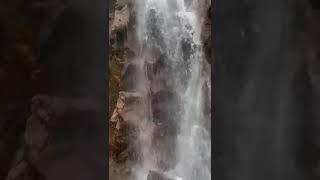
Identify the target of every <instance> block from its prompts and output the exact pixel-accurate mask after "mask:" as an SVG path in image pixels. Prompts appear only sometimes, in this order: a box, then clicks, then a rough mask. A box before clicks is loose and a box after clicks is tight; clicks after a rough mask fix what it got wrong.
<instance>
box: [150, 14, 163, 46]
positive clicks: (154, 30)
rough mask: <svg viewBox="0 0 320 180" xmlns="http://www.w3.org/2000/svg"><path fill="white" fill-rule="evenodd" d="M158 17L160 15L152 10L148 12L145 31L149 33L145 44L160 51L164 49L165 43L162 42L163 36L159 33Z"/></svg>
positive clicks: (159, 23) (159, 21) (160, 24)
mask: <svg viewBox="0 0 320 180" xmlns="http://www.w3.org/2000/svg"><path fill="white" fill-rule="evenodd" d="M158 16H160V15H158V14H157V12H156V10H154V9H151V10H150V11H149V12H148V20H147V27H148V28H147V29H148V30H149V31H148V32H147V42H146V44H152V45H154V46H156V47H159V48H160V49H164V48H165V43H164V42H163V34H162V32H161V26H162V22H161V19H159V17H158Z"/></svg>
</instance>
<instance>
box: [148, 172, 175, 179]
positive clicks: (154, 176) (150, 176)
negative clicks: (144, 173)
mask: <svg viewBox="0 0 320 180" xmlns="http://www.w3.org/2000/svg"><path fill="white" fill-rule="evenodd" d="M147 180H173V179H170V178H167V177H165V176H164V175H163V174H161V173H158V172H155V171H149V174H148V177H147Z"/></svg>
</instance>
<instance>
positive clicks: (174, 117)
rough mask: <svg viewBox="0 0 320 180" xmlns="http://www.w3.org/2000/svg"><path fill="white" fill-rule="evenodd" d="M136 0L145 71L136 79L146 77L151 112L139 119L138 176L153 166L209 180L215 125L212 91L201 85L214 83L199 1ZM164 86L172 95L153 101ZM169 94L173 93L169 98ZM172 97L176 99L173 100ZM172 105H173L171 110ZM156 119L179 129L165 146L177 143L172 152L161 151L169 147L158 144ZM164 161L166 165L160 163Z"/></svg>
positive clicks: (140, 179) (142, 179) (182, 177)
mask: <svg viewBox="0 0 320 180" xmlns="http://www.w3.org/2000/svg"><path fill="white" fill-rule="evenodd" d="M185 1H186V2H185ZM136 5H137V7H138V12H139V14H138V16H137V17H138V18H137V23H138V27H137V37H138V42H139V43H140V46H141V52H140V53H141V54H140V59H139V64H141V67H142V69H143V75H142V76H143V77H142V76H141V77H140V78H139V79H137V80H138V81H144V82H143V83H142V84H143V86H144V88H143V89H144V90H145V93H144V94H145V103H146V104H147V105H148V107H149V108H150V110H149V111H148V112H150V113H149V114H147V115H146V117H147V118H146V119H144V120H143V121H142V123H141V125H140V126H141V128H140V136H139V140H140V142H141V147H140V149H139V150H140V151H141V156H142V160H141V163H140V164H139V165H137V167H136V168H137V169H136V170H135V176H136V177H135V179H136V180H146V179H147V175H148V172H149V170H154V171H158V172H163V173H165V174H166V175H167V176H169V177H171V178H172V179H176V180H178V179H179V180H194V179H198V180H209V179H211V136H210V131H211V130H210V127H208V125H207V122H209V121H210V116H211V114H209V115H208V114H206V113H205V112H204V109H205V104H204V101H205V99H204V98H210V95H208V94H205V93H204V91H203V89H204V87H206V88H208V89H209V92H210V88H211V84H210V80H209V79H208V77H209V76H208V70H207V68H208V66H209V65H208V64H207V61H206V60H205V58H204V53H203V50H202V44H201V38H200V35H201V22H200V21H199V19H200V17H199V16H198V14H199V13H198V12H197V8H196V7H197V6H198V1H196V0H193V1H192V0H189V1H187V0H137V1H136ZM149 65H150V66H149ZM150 69H151V70H150ZM161 91H170V93H171V94H173V95H172V96H171V95H170V93H167V94H166V95H163V96H160V98H158V100H157V101H156V103H153V99H152V98H153V96H155V94H157V93H159V92H161ZM162 94H165V93H162ZM160 95H161V94H160ZM166 96H169V97H170V98H168V100H165V99H166ZM174 97H176V99H178V100H177V101H175V100H173V99H175V98H174ZM159 104H161V105H159ZM156 106H161V107H160V108H159V109H158V110H157V111H160V112H162V114H161V113H160V115H157V116H159V117H160V118H159V117H157V116H156V115H155V111H156V110H154V109H156ZM172 109H175V111H173V112H171V111H172ZM163 112H165V113H164V114H168V115H163ZM169 112H170V113H169ZM157 119H160V120H161V121H160V122H161V123H163V121H165V120H164V119H166V122H169V124H170V125H171V127H167V128H168V129H170V128H172V127H174V128H175V129H176V130H177V133H176V134H175V133H171V136H170V138H171V139H174V141H173V142H174V145H172V144H171V146H174V147H169V145H167V147H166V148H173V149H174V150H173V151H174V153H171V154H170V153H169V155H168V153H167V154H165V155H163V154H162V152H161V151H168V150H166V149H165V148H163V147H161V143H160V145H159V146H156V145H155V143H154V141H155V140H154V139H155V137H154V136H155V135H154V133H155V131H156V130H155V129H156V128H155V127H156V126H157V125H155V127H153V128H150V123H149V122H154V124H157V123H158V122H157ZM161 123H160V124H161ZM174 124H176V126H175V125H174ZM166 130H167V129H166ZM160 131H164V129H162V130H161V129H160ZM174 132H175V131H174ZM172 134H174V135H172ZM170 138H169V139H170ZM166 141H169V140H163V141H161V142H162V144H165V143H167V142H166ZM167 156H168V157H169V158H166V157H167ZM163 161H165V164H166V165H165V166H167V167H166V168H163V167H162V166H161V163H159V162H163ZM168 161H172V162H170V163H169V162H168Z"/></svg>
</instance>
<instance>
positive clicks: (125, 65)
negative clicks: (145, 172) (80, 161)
mask: <svg viewBox="0 0 320 180" xmlns="http://www.w3.org/2000/svg"><path fill="white" fill-rule="evenodd" d="M197 8H198V12H199V14H198V16H199V18H200V22H201V24H202V34H201V38H202V41H203V44H204V49H205V53H206V57H207V60H208V62H209V63H211V62H212V59H211V57H212V51H211V49H212V47H211V4H210V3H209V1H208V2H207V1H203V2H202V3H199V7H197ZM138 13H139V12H137V8H136V7H135V4H134V1H130V0H118V1H116V2H115V6H114V13H113V14H111V15H110V18H109V20H110V21H109V25H110V26H109V37H110V41H109V52H110V54H109V68H110V72H111V78H110V80H109V82H110V85H109V90H110V94H109V98H110V99H109V107H110V109H109V112H110V114H111V117H110V121H109V148H110V154H109V157H110V160H109V165H110V169H109V173H110V177H111V179H114V178H115V179H116V177H122V178H123V177H124V176H126V175H129V174H130V169H131V167H130V164H134V163H135V162H136V160H137V157H138V155H137V153H138V152H137V149H136V148H135V147H137V146H139V145H138V144H137V143H139V142H138V141H137V139H138V138H137V129H136V128H137V127H139V126H138V124H139V123H142V122H141V119H143V118H145V117H144V116H145V114H146V113H147V112H145V110H147V109H148V108H146V107H144V104H143V99H142V95H141V94H139V93H138V91H137V88H138V87H139V82H137V80H136V79H135V78H134V77H136V76H138V75H139V73H141V72H142V70H141V69H140V67H139V66H137V63H135V61H134V59H135V58H136V57H138V53H139V48H140V47H139V46H138V44H137V42H138V40H137V37H136V34H137V33H136V31H137V29H136V26H137V19H136V18H137V17H136V16H137V14H138ZM152 53H156V52H152ZM150 57H158V59H156V60H155V62H154V64H150V68H153V71H154V72H161V71H163V70H164V68H166V65H165V64H163V63H164V62H165V59H163V58H165V57H163V56H161V55H159V56H157V55H156V54H152V56H150ZM209 66H210V65H209V64H208V67H206V68H209V69H210V67H209ZM151 71H152V70H150V74H148V78H151V79H152V78H154V80H153V81H152V80H151V82H150V84H151V89H152V90H151V91H152V92H151V94H152V95H150V96H152V97H151V99H152V100H151V101H152V102H151V103H152V107H154V109H152V110H151V111H152V113H154V117H155V118H156V119H157V117H158V116H159V118H160V119H162V120H161V122H157V123H159V124H163V125H161V126H158V125H156V124H149V125H148V126H147V127H149V128H150V132H151V131H153V132H154V133H155V134H153V135H152V136H154V138H155V139H154V143H155V144H157V143H158V144H159V148H160V147H162V146H166V147H173V146H174V144H163V142H165V139H166V138H169V137H170V134H172V133H173V134H174V133H176V132H175V131H176V130H177V128H176V127H175V125H174V123H173V122H174V120H172V121H169V120H168V121H167V122H165V121H163V120H164V119H168V118H169V117H167V118H164V116H166V113H169V114H171V115H170V116H171V117H170V118H174V117H173V116H174V114H175V113H177V112H178V107H175V108H173V107H172V108H171V110H162V109H157V108H156V107H161V105H160V104H159V103H161V102H163V101H166V100H168V101H175V98H174V97H175V95H174V94H173V93H172V92H170V89H168V88H165V87H162V86H161V83H159V82H157V79H156V78H155V77H153V76H152V72H151ZM148 73H149V72H148ZM209 74H210V73H209ZM149 76H150V77H149ZM168 83H169V82H168ZM208 93H210V92H208ZM206 99H210V98H208V97H206ZM172 103H173V104H175V103H174V102H172ZM172 103H171V104H172ZM207 103H208V104H207V105H206V106H208V107H210V101H208V102H207ZM165 111H167V112H165ZM171 111H172V112H171ZM170 112H171V113H170ZM157 114H158V115H157ZM160 116H161V117H160ZM169 122H171V123H169ZM157 129H158V130H157ZM161 142H162V143H161ZM167 142H168V143H170V142H171V141H167ZM172 143H174V142H173V141H172ZM167 149H168V152H169V151H170V150H169V149H170V148H167ZM162 153H164V154H165V153H166V152H162ZM164 156H166V155H164ZM168 157H170V155H169V154H168ZM168 162H169V160H167V162H160V164H161V163H162V165H160V166H163V168H164V169H166V168H168V167H170V166H172V164H168ZM121 168H122V170H121ZM125 173H127V174H125Z"/></svg>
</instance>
